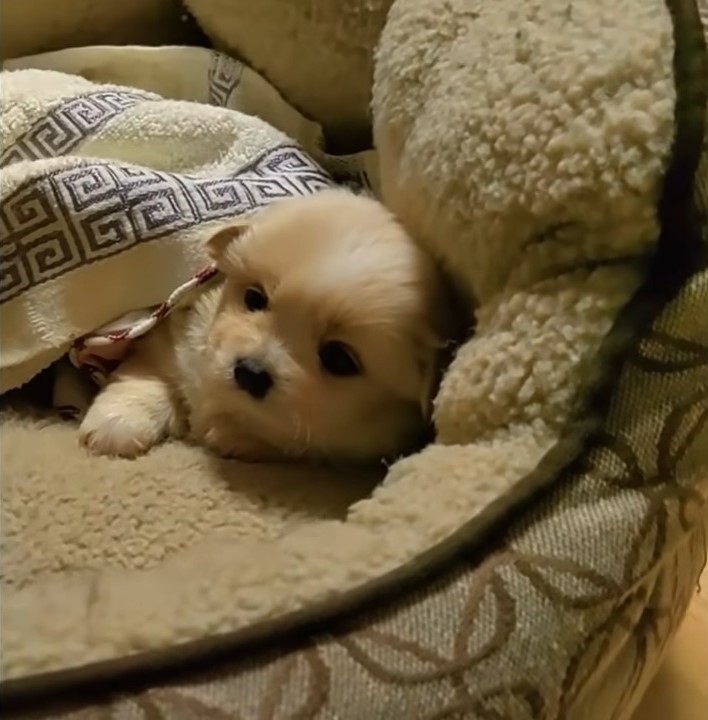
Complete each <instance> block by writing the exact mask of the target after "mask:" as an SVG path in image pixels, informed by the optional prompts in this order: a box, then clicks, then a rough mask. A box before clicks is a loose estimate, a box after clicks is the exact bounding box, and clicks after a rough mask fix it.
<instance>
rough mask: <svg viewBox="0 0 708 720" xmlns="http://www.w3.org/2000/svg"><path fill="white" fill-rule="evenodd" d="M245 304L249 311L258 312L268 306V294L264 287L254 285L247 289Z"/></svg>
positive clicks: (244, 297) (244, 298)
mask: <svg viewBox="0 0 708 720" xmlns="http://www.w3.org/2000/svg"><path fill="white" fill-rule="evenodd" d="M243 304H244V305H245V306H246V310H248V311H249V312H258V311H259V310H266V309H267V308H268V296H267V295H266V294H265V290H263V288H261V287H258V286H257V285H252V286H251V287H250V288H247V289H246V292H245V293H244V296H243Z"/></svg>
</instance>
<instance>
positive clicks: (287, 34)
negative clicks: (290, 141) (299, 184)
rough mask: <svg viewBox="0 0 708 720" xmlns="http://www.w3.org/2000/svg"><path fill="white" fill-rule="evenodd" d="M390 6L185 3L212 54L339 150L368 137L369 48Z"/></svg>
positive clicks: (332, 0) (360, 2) (284, 0)
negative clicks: (250, 73)
mask: <svg viewBox="0 0 708 720" xmlns="http://www.w3.org/2000/svg"><path fill="white" fill-rule="evenodd" d="M391 4H392V0H357V1H356V2H351V0H298V1H297V2H291V0H259V1H258V2H251V0H186V2H185V5H186V6H187V7H188V8H189V10H190V11H191V12H192V13H193V14H194V16H195V18H196V19H197V21H198V22H199V24H200V25H201V27H202V29H203V30H204V31H205V32H206V34H207V35H208V36H209V38H210V39H211V40H212V42H214V44H215V46H216V47H217V48H218V49H221V50H224V51H227V52H230V53H234V54H235V55H236V56H238V57H240V58H241V59H242V60H244V61H245V62H246V63H248V64H249V65H251V66H253V67H255V68H256V69H257V70H260V71H261V72H263V74H264V75H265V76H266V77H267V78H268V79H269V80H270V81H271V82H273V83H274V84H275V85H276V86H277V87H278V88H279V89H280V90H281V91H282V92H283V93H284V95H285V97H286V98H287V99H288V100H289V101H290V102H292V103H293V104H295V105H296V106H297V107H298V108H299V109H300V110H301V111H302V112H303V113H305V114H306V115H307V116H308V117H310V118H312V119H313V120H316V121H317V122H319V123H322V124H323V125H324V126H325V128H326V130H327V131H328V134H332V135H334V136H336V137H337V138H338V139H340V140H341V141H343V142H347V141H348V142H351V141H352V136H355V137H366V136H367V135H368V129H369V126H370V124H371V118H370V110H369V103H370V101H371V83H372V75H373V56H374V48H375V47H376V43H377V41H378V37H379V34H380V33H381V29H382V28H383V26H384V22H385V21H386V14H387V13H388V10H389V8H390V7H391Z"/></svg>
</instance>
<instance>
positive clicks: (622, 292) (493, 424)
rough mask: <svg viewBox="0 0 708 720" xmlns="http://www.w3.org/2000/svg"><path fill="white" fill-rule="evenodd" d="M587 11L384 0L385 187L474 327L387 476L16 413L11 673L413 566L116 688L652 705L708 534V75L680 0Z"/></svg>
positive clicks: (160, 713)
mask: <svg viewBox="0 0 708 720" xmlns="http://www.w3.org/2000/svg"><path fill="white" fill-rule="evenodd" d="M561 5H563V7H561ZM512 6H513V11H512ZM593 7H594V8H595V10H593V12H590V11H589V10H587V9H585V10H578V14H577V15H575V14H571V15H569V14H568V9H567V7H566V4H565V3H559V2H555V1H554V0H546V2H544V3H541V4H540V6H539V5H536V6H534V8H527V9H524V10H519V8H518V4H516V3H511V2H508V3H507V2H499V3H496V4H494V5H493V6H491V5H488V6H486V7H484V6H481V7H480V8H478V9H477V10H476V11H474V12H472V13H469V12H467V10H468V9H469V8H468V4H465V3H454V2H453V3H449V2H448V3H445V4H444V7H443V5H442V4H439V3H437V2H412V1H410V2H406V1H405V0H399V1H398V2H397V3H396V4H395V5H394V8H393V11H392V14H391V16H390V17H389V21H388V27H387V29H386V31H385V33H384V35H383V39H382V44H381V48H380V51H379V58H378V65H377V87H376V90H375V94H374V97H375V105H374V108H375V119H376V134H377V137H378V139H379V143H380V160H381V163H380V168H381V171H382V180H383V189H384V195H385V197H386V199H387V201H388V202H390V203H391V204H392V205H393V206H394V207H396V209H397V210H398V212H399V213H400V214H401V216H402V217H403V219H404V220H405V221H406V222H408V223H409V224H410V226H411V228H412V229H414V230H415V231H416V232H418V233H419V234H420V236H421V237H422V239H423V240H424V241H425V242H427V243H428V244H429V246H430V247H431V249H433V251H434V252H435V253H436V254H437V255H438V257H439V258H440V259H441V261H442V262H444V263H445V264H446V266H447V267H448V269H449V270H450V271H451V272H452V273H453V274H454V276H455V279H456V281H457V284H458V285H459V287H460V288H461V290H462V292H463V293H464V294H465V295H466V296H467V297H468V298H470V299H474V302H475V303H477V304H478V311H477V315H478V329H477V333H476V335H475V336H474V337H473V338H472V339H471V340H470V341H469V342H468V343H467V344H466V345H465V347H464V348H463V349H462V350H461V351H460V353H459V354H458V356H457V358H456V359H455V361H454V362H453V365H452V367H451V368H450V370H449V372H448V374H447V376H446V378H445V380H444V382H443V386H442V389H441V393H440V395H439V397H438V400H437V403H436V424H437V427H438V432H439V438H440V441H439V442H438V443H437V444H435V445H433V446H431V447H429V448H427V449H426V450H424V451H423V452H422V453H420V454H419V455H417V456H414V457H412V458H409V459H405V460H402V461H401V462H399V463H397V464H396V465H394V466H393V467H392V468H391V469H390V470H389V472H388V475H387V477H386V478H385V480H384V482H383V483H382V484H380V485H379V486H378V487H376V488H375V489H374V490H373V492H371V494H370V495H368V496H365V493H366V491H367V490H368V487H367V483H369V482H371V480H372V479H371V478H365V477H361V476H359V477H357V478H352V479H351V483H350V482H349V481H348V480H347V479H345V478H342V477H332V476H330V477H326V476H325V475H324V474H321V475H320V474H318V473H316V472H315V471H314V470H309V471H307V470H301V471H300V474H299V475H298V476H297V477H295V476H294V474H293V473H294V471H293V470H292V469H288V470H283V469H282V468H280V469H279V468H263V469H262V475H261V476H260V477H259V476H258V475H257V474H254V471H253V469H252V468H249V469H248V470H245V469H244V468H243V467H241V466H239V465H238V464H236V463H222V462H216V461H213V460H211V459H210V458H208V457H207V456H206V455H204V454H201V453H199V452H197V451H195V450H192V449H188V448H186V447H181V446H179V445H177V444H175V445H171V446H167V447H164V448H162V449H159V450H157V451H156V452H155V453H154V454H153V455H151V456H149V457H148V458H146V459H144V460H141V461H139V462H138V463H120V462H109V461H101V460H90V461H89V460H86V459H85V458H83V457H82V456H81V454H80V452H79V451H78V449H76V447H75V445H74V442H73V441H74V436H73V433H72V430H71V428H70V427H67V426H61V425H58V424H56V423H49V424H46V423H41V422H34V421H31V420H28V419H26V418H21V417H7V416H6V417H5V423H4V428H3V440H4V442H3V458H2V459H3V469H4V474H5V478H6V479H5V483H6V487H5V488H4V497H3V500H4V503H3V511H4V513H5V516H4V518H3V533H4V546H5V548H6V550H5V556H4V565H5V577H4V583H5V586H4V588H3V601H4V602H3V608H2V612H3V630H4V637H3V655H4V657H3V661H4V664H5V665H4V671H5V678H6V681H5V690H6V692H7V691H11V690H12V689H14V690H15V691H16V692H20V691H22V690H23V689H25V690H26V689H36V688H38V687H41V686H44V687H47V686H49V685H50V684H51V683H61V682H64V681H68V680H70V679H74V680H75V679H76V678H77V677H83V678H87V677H91V676H94V677H95V676H96V675H97V674H98V673H103V674H106V673H108V674H110V673H111V672H116V671H118V670H119V669H125V668H126V667H130V666H133V667H139V666H142V667H144V666H145V664H148V665H149V664H155V663H160V664H162V663H165V662H168V661H169V659H170V658H172V659H173V660H174V659H180V658H184V656H185V655H187V654H189V653H190V652H192V653H202V652H203V651H204V650H205V649H208V648H210V647H214V646H217V645H222V646H223V645H225V644H227V645H229V646H233V645H237V644H238V643H239V641H244V640H247V639H252V638H255V637H265V636H269V637H270V638H271V639H272V638H273V637H274V636H275V634H276V633H277V632H278V631H280V630H283V629H284V628H285V627H287V626H292V625H293V624H300V623H302V622H303V621H305V620H308V619H314V618H320V619H321V618H324V617H327V616H330V615H332V614H333V613H335V612H338V611H340V610H341V609H343V608H345V607H353V606H355V605H358V604H359V603H360V602H361V601H362V600H363V599H365V598H366V599H369V600H373V599H374V598H377V597H378V598H379V602H380V603H382V604H383V603H384V600H385V597H387V593H388V591H391V590H392V589H394V588H398V589H399V590H404V589H406V588H408V587H410V583H412V582H417V583H419V586H420V589H419V590H418V591H417V593H410V594H408V595H406V597H404V598H402V599H399V600H398V601H397V602H393V603H392V602H391V601H390V600H386V604H385V605H382V609H381V610H379V611H376V612H375V613H373V614H370V615H368V616H363V617H358V618H356V619H355V620H351V621H349V624H348V625H345V626H342V625H341V624H339V625H332V626H331V628H330V632H329V633H328V635H327V636H322V635H316V636H314V637H313V638H312V639H311V641H310V642H308V643H307V645H306V646H305V647H302V648H299V649H295V650H291V651H289V652H286V651H284V650H281V651H279V652H277V653H275V655H273V654H271V655H267V656H262V657H260V658H257V659H255V660H254V659H252V658H251V651H249V656H248V657H249V659H248V660H246V659H245V658H244V659H243V660H241V661H240V663H238V664H237V665H235V666H233V667H231V668H226V669H222V670H221V671H220V672H219V673H218V674H207V675H201V676H199V677H197V678H194V679H193V680H190V681H187V680H183V681H182V682H181V686H177V687H175V686H172V687H167V688H165V687H163V688H159V689H151V690H147V691H145V692H142V693H140V694H137V695H135V696H133V697H132V698H126V699H118V700H116V701H114V702H113V703H112V704H111V705H110V706H108V707H104V708H101V710H97V711H96V712H104V711H105V712H108V713H110V714H111V715H113V714H114V715H115V717H120V716H128V717H131V716H136V713H145V714H148V715H151V716H153V717H170V718H187V717H203V716H207V715H209V714H217V715H218V714H219V713H223V714H224V715H225V716H228V717H232V716H234V715H235V714H237V713H238V714H241V715H242V716H244V717H296V716H300V717H317V716H320V717H335V716H336V717H343V718H360V717H366V718H378V717H382V718H384V717H411V718H414V717H415V718H418V717H420V718H433V717H441V718H442V717H455V716H459V715H460V714H461V713H464V712H466V713H468V715H469V716H470V717H490V716H495V717H514V718H516V717H519V718H525V717H528V718H545V717H549V718H550V717H564V718H565V717H590V716H594V717H598V718H606V717H610V716H612V715H613V714H616V715H617V716H619V713H620V712H621V711H626V710H628V709H630V708H631V706H632V704H633V702H634V701H635V699H636V695H637V693H638V692H639V691H641V689H642V687H643V685H644V684H645V683H646V681H647V678H648V677H649V676H650V675H651V673H652V672H653V669H654V668H655V666H656V663H657V661H658V658H659V657H660V656H661V651H662V649H663V647H664V644H665V642H666V640H667V638H668V637H670V635H671V633H672V631H673V629H674V628H675V625H676V623H677V622H678V620H679V619H680V617H681V615H682V613H683V610H684V608H685V605H686V603H687V600H688V597H689V595H690V592H691V589H692V583H693V582H694V581H695V578H696V577H697V575H698V569H699V567H700V565H701V563H702V562H703V552H702V549H701V548H702V546H703V545H704V542H705V534H704V523H705V516H706V513H705V507H706V494H707V489H706V481H707V475H706V464H707V458H706V447H708V442H707V437H706V433H707V430H706V428H707V426H708V425H707V423H706V418H708V397H707V395H706V391H705V388H706V387H708V363H706V360H705V358H706V354H707V353H708V337H707V336H706V331H707V330H706V325H705V323H704V322H702V321H701V318H703V317H705V312H706V307H707V303H708V270H707V269H706V264H705V254H704V252H698V251H697V250H698V248H699V247H700V243H701V242H703V243H705V242H706V238H704V239H703V240H701V238H700V236H699V233H698V232H697V229H698V227H699V226H698V224H697V222H696V220H695V218H696V213H695V210H696V208H699V209H701V210H702V211H705V209H706V197H705V185H706V179H705V178H706V165H705V162H706V160H705V158H704V161H703V162H704V165H703V166H702V168H701V169H700V171H697V162H698V158H699V155H700V151H701V145H702V143H703V142H704V137H705V129H704V128H705V107H706V77H708V74H707V69H706V52H705V44H704V42H703V38H702V36H701V34H700V25H699V23H698V20H697V14H696V8H695V6H694V5H692V4H691V3H690V2H688V1H686V2H681V1H680V0H675V1H672V2H670V3H668V5H667V6H664V4H663V3H662V2H660V1H659V0H654V1H653V2H646V0H632V1H631V2H628V3H625V4H623V5H622V9H621V11H620V10H618V6H617V4H616V3H614V4H613V3H609V2H598V3H596V4H595V5H594V6H593ZM670 11H671V12H670ZM534 13H536V15H534ZM538 13H540V15H539V14H538ZM519 14H520V15H521V17H519ZM609 18H611V19H612V22H609V21H608V19H609ZM672 20H673V22H672ZM443 21H444V22H443ZM556 25H563V27H564V28H565V29H566V30H567V31H568V32H567V33H566V34H565V35H562V34H561V33H559V32H558V27H556ZM520 27H521V28H522V29H523V30H524V31H525V33H526V34H525V35H524V34H523V33H522V34H521V36H519V32H518V31H519V28H520ZM435 28H437V29H438V30H434V29H435ZM571 30H573V32H571ZM417 33H420V34H417ZM436 33H437V34H436ZM615 33H617V34H618V36H619V37H622V38H623V42H622V43H613V42H609V41H610V40H611V39H612V38H614V37H615ZM519 37H521V38H522V39H523V42H521V46H522V47H521V55H520V56H518V55H517V53H518V52H519V42H520V40H519ZM564 38H565V39H564ZM569 38H571V39H572V41H571V40H569ZM674 38H675V40H676V43H674V41H673V39H674ZM603 41H604V42H603ZM426 43H428V45H427V48H428V49H427V52H423V53H422V55H421V49H422V48H424V47H425V46H426ZM524 43H526V47H527V48H528V47H530V48H531V49H532V50H533V52H530V53H527V52H524ZM627 48H630V49H631V52H628V51H627ZM476 53H479V54H476ZM431 58H434V59H436V60H437V64H435V63H433V64H432V65H431V63H430V60H431ZM672 61H674V63H672ZM571 66H572V67H573V70H574V73H573V75H572V77H573V79H574V82H573V83H570V84H562V83H560V81H559V80H558V77H557V76H558V75H562V74H563V73H564V72H566V68H568V67H571ZM563 77H564V79H565V76H563ZM443 81H444V82H445V83H448V85H447V86H445V85H444V82H443ZM472 81H474V82H472ZM514 88H519V95H518V96H516V95H514V93H513V92H511V90H513V89H514ZM578 88H580V90H578ZM465 93H467V94H468V95H467V96H466V95H465ZM585 93H588V95H587V96H586V94H585ZM445 103H449V105H446V104H445ZM463 110H464V111H465V112H463ZM191 111H192V112H198V111H197V110H193V109H192V110H191ZM199 112H202V111H199ZM464 117H466V118H467V121H466V122H468V123H469V124H468V125H463V124H460V123H462V122H463V118H464ZM576 119H577V121H576ZM512 120H513V121H512ZM582 120H584V121H582ZM590 120H591V121H592V122H589V121H590ZM234 122H235V121H234ZM456 123H458V124H456ZM593 130H594V132H591V131H593ZM264 132H265V131H264ZM544 133H545V135H544ZM467 137H470V142H469V145H466V144H465V141H463V139H464V138H467ZM527 138H532V140H531V141H529V140H528V139H527ZM534 138H535V140H533V139H534ZM672 141H673V142H674V145H673V148H672ZM527 144H530V145H532V146H533V147H532V148H531V150H533V152H531V150H529V151H527V150H526V145H527ZM526 152H529V155H524V153H526ZM509 168H511V169H509ZM561 177H562V180H563V182H560V178H561ZM697 179H698V182H696V180H697ZM694 190H695V192H694ZM694 198H695V203H694ZM593 203H594V204H593ZM593 208H594V210H593ZM657 237H658V243H657ZM3 240H5V238H3ZM636 288H639V291H638V293H637V294H636V295H634V291H635V289H636ZM470 301H471V300H470ZM657 315H658V317H657ZM608 331H609V332H608ZM583 388H585V389H592V392H590V393H589V395H587V396H585V395H584V394H583V393H580V395H579V392H580V391H581V390H582V389H583ZM579 396H580V397H583V398H584V400H585V402H583V403H582V404H581V405H576V404H575V403H574V401H575V400H576V399H577V398H578V397H579ZM577 408H580V410H581V411H582V412H581V414H577V413H576V409H577ZM25 448H26V449H25ZM8 481H9V484H8ZM286 483H287V489H286ZM551 483H552V485H551ZM542 487H544V488H547V490H546V491H544V492H543V494H542V496H538V497H536V498H535V500H534V505H533V507H527V508H526V509H525V510H523V511H522V509H521V508H519V512H518V513H517V514H516V516H515V517H514V518H512V517H508V519H507V523H508V524H509V529H508V530H506V531H505V532H501V527H499V529H498V531H497V534H496V536H495V540H494V542H493V545H492V546H491V548H490V552H489V553H488V555H487V557H486V558H484V559H483V558H482V557H481V554H479V553H477V554H471V552H470V548H471V546H472V544H473V543H474V544H475V545H476V544H477V543H478V542H479V540H480V533H481V531H483V530H486V529H489V527H490V525H491V523H492V522H493V521H494V520H498V519H499V518H500V515H501V513H502V512H503V511H504V510H508V509H509V507H510V506H511V504H512V503H518V501H520V500H521V499H522V498H528V497H529V495H530V493H531V492H532V491H534V490H539V489H540V488H542ZM325 490H326V492H325ZM328 493H329V494H328ZM37 497H41V498H42V501H41V502H37V501H36V498H37ZM314 497H317V500H318V504H317V506H315V505H314V504H313V502H312V499H313V498H314ZM356 497H358V498H360V499H359V500H358V501H356V502H353V500H354V498H356ZM8 498H9V501H10V502H9V503H8ZM50 510H52V511H55V512H52V513H51V515H50ZM72 514H73V518H75V519H72ZM35 520H36V522H35V524H33V522H34V521H35ZM424 571H425V573H424ZM428 573H435V574H434V575H433V576H432V577H434V578H435V579H434V581H433V579H432V578H431V575H429V574H428ZM190 641H201V642H200V643H197V644H192V645H191V646H190V645H189V643H190ZM71 671H75V672H71ZM47 673H49V674H47ZM62 673H64V674H62ZM590 693H592V697H593V703H592V705H593V708H592V715H591V714H590V710H589V706H588V704H587V697H588V695H589V694H590ZM47 712H48V713H49V714H48V715H47V717H49V716H51V717H57V716H58V714H59V713H58V711H57V709H56V708H54V709H51V710H49V711H47ZM87 712H88V713H89V715H91V714H92V713H91V711H87ZM67 713H68V714H67V717H68V716H71V712H70V711H67ZM84 717H85V715H84Z"/></svg>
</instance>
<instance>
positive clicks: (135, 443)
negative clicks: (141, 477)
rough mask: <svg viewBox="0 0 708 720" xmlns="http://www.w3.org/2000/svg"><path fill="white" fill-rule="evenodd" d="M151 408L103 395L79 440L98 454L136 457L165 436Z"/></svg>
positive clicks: (81, 428)
mask: <svg viewBox="0 0 708 720" xmlns="http://www.w3.org/2000/svg"><path fill="white" fill-rule="evenodd" d="M163 435H164V432H163V427H162V425H161V424H160V423H158V422H156V419H155V417H154V416H152V415H151V413H150V412H149V410H148V409H147V408H144V407H140V406H131V405H130V404H128V403H121V404H120V405H119V404H118V403H117V402H112V401H111V399H108V398H106V397H103V396H101V395H99V396H98V397H97V398H96V400H95V401H94V403H93V405H91V407H90V408H89V411H88V413H86V417H85V418H84V420H83V422H82V423H81V425H80V427H79V442H80V443H81V444H82V445H83V446H84V447H86V448H87V449H88V450H89V451H90V452H91V453H94V454H95V455H110V456H117V457H124V458H135V457H138V456H139V455H143V454H144V453H146V452H147V451H148V450H149V449H150V448H151V447H153V446H154V445H157V444H158V443H159V442H160V441H161V440H162V438H163Z"/></svg>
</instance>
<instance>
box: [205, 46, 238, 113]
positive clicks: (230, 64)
mask: <svg viewBox="0 0 708 720" xmlns="http://www.w3.org/2000/svg"><path fill="white" fill-rule="evenodd" d="M242 75H243V63H240V62H239V61H238V60H234V59H233V58H231V57H229V56H228V55H224V54H223V53H219V52H214V53H213V55H212V59H211V63H210V64H209V73H208V76H209V104H210V105H216V106H217V107H227V106H228V104H229V98H230V97H231V93H232V92H233V91H234V90H235V89H236V87H237V86H238V84H239V83H240V82H241V76H242Z"/></svg>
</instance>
